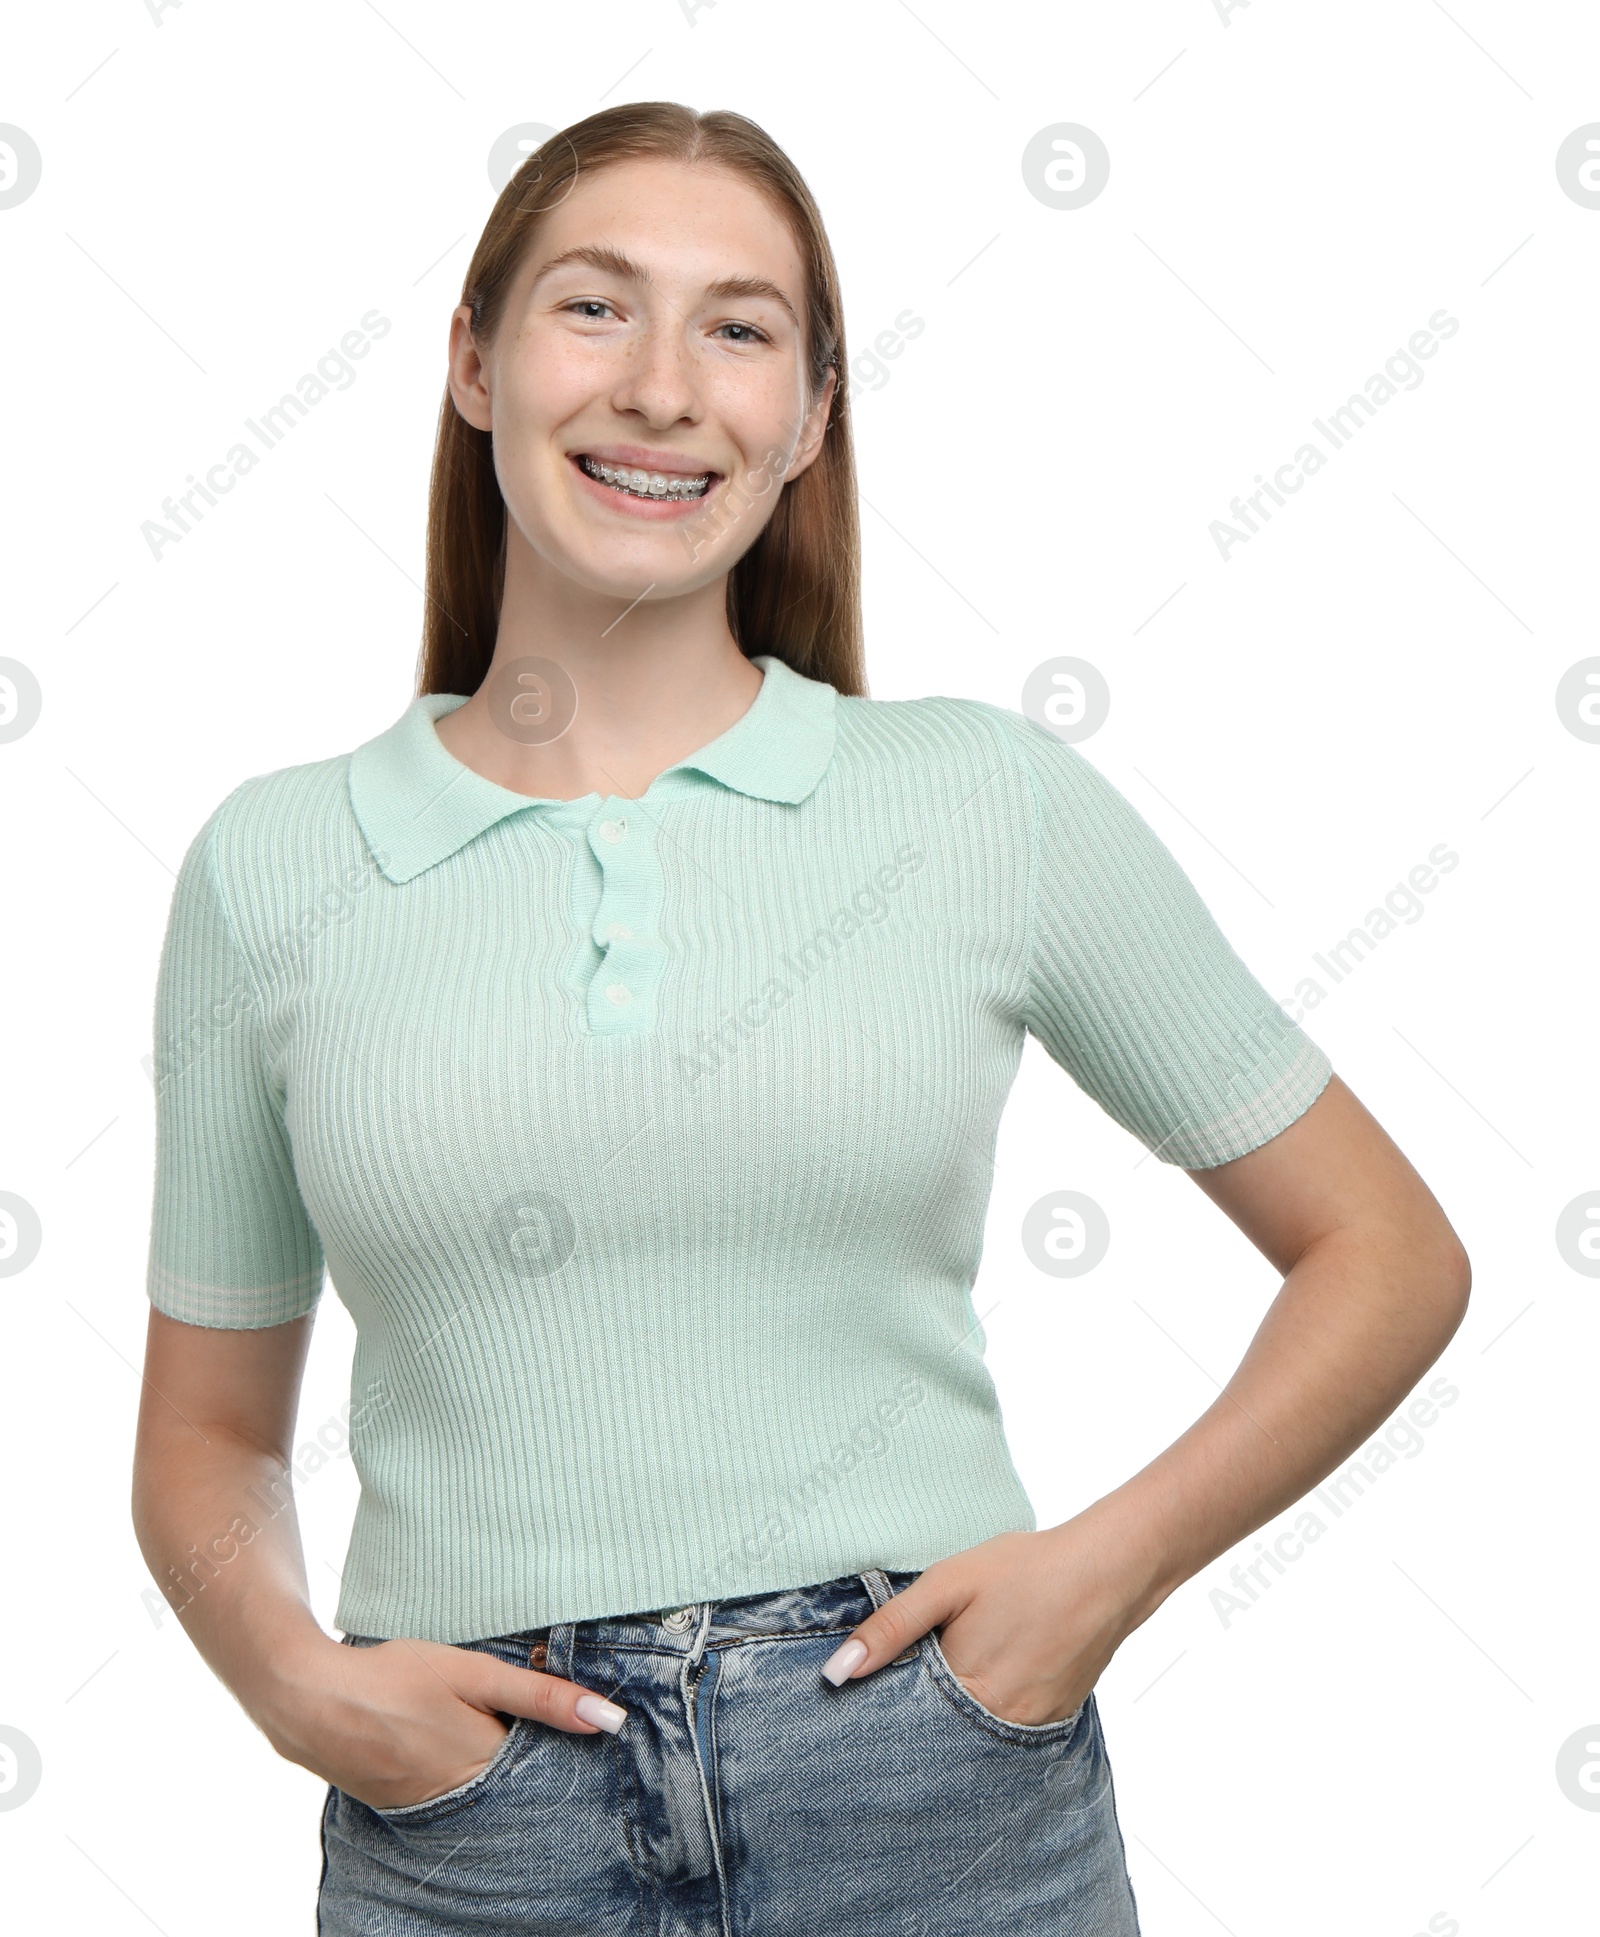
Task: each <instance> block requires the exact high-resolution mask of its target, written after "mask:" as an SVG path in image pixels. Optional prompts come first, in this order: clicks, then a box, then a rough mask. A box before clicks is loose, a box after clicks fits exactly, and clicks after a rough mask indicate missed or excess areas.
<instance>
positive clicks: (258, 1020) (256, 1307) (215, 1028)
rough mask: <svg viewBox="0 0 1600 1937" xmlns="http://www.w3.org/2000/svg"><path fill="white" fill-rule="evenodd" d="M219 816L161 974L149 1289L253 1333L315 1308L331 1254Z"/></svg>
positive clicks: (173, 915)
mask: <svg viewBox="0 0 1600 1937" xmlns="http://www.w3.org/2000/svg"><path fill="white" fill-rule="evenodd" d="M224 804H225V803H224ZM221 812H222V809H220V808H219V809H218V814H220V813H221ZM216 821H217V815H215V814H214V815H213V816H212V818H211V820H209V821H208V822H207V823H206V826H205V827H204V828H203V829H202V830H201V832H200V833H199V835H197V836H196V838H195V840H194V842H193V844H192V845H191V847H190V848H189V851H188V853H187V854H186V855H185V856H184V859H183V865H182V867H181V868H180V869H179V872H178V882H177V886H176V888H175V889H174V891H173V897H172V906H171V911H170V914H169V916H168V921H167V933H166V939H165V942H164V943H163V946H162V951H161V965H160V971H159V974H158V977H157V984H156V1005H155V1055H154V1059H153V1063H152V1075H153V1077H154V1081H155V1091H156V1140H155V1141H156V1160H155V1200H154V1207H153V1211H152V1215H151V1224H150V1254H149V1269H148V1280H147V1291H148V1294H149V1298H150V1302H151V1303H152V1304H153V1305H154V1306H155V1307H156V1309H157V1310H158V1311H161V1312H165V1313H166V1314H167V1316H168V1317H170V1318H176V1319H181V1320H182V1321H183V1322H184V1323H185V1324H188V1325H209V1326H217V1327H221V1328H223V1329H225V1330H239V1331H243V1330H253V1329H257V1328H260V1327H262V1326H267V1325H283V1324H287V1323H288V1321H289V1320H290V1319H293V1318H298V1317H300V1316H301V1315H302V1314H303V1313H305V1312H308V1311H310V1310H311V1309H312V1307H313V1306H314V1305H315V1304H316V1302H317V1299H318V1298H319V1296H320V1295H321V1291H322V1277H323V1263H324V1259H323V1249H322V1242H321V1239H320V1238H319V1236H318V1234H317V1231H316V1227H315V1226H314V1225H313V1223H312V1221H311V1218H310V1215H309V1213H308V1212H307V1210H306V1207H305V1204H304V1202H303V1201H302V1199H301V1196H300V1191H299V1187H298V1185H297V1184H296V1182H295V1174H294V1164H293V1159H292V1156H291V1153H290V1147H289V1137H288V1132H287V1130H286V1128H285V1125H284V1117H283V1107H282V1098H281V1097H280V1096H279V1095H278V1094H277V1093H276V1091H275V1089H274V1085H273V1082H272V1079H271V1075H270V1072H269V1068H268V1062H267V1057H266V1054H265V1051H264V1044H263V1036H262V1017H261V1010H260V1004H259V1002H258V1000H257V996H256V991H255V987H254V984H253V982H252V979H251V976H250V973H249V968H248V964H247V962H246V960H245V957H244V955H243V953H242V952H241V949H240V946H239V943H238V939H237V936H236V934H235V932H234V928H233V925H232V922H231V921H230V919H229V915H228V910H227V907H226V904H225V901H224V897H223V893H222V889H221V886H220V883H219V881H218V877H217V868H216V856H215V852H214V842H215V829H216Z"/></svg>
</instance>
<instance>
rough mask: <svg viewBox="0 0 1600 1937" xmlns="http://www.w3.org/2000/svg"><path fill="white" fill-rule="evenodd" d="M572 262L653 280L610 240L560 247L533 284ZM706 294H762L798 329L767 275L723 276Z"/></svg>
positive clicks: (627, 278)
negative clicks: (784, 311) (778, 307)
mask: <svg viewBox="0 0 1600 1937" xmlns="http://www.w3.org/2000/svg"><path fill="white" fill-rule="evenodd" d="M573 262H580V263H587V265H588V266H589V267H590V268H591V269H598V270H600V271H601V273H602V274H605V275H612V276H618V277H620V278H621V279H622V281H624V282H634V283H645V284H648V283H650V282H651V281H652V280H653V278H652V277H651V275H650V273H649V271H648V270H647V269H646V268H645V267H644V265H643V264H642V263H637V262H635V261H634V259H633V257H632V256H629V255H624V254H623V252H622V251H621V250H620V249H616V248H613V247H612V246H611V245H610V244H609V243H595V242H582V243H579V244H578V245H577V246H576V247H575V248H571V249H563V250H562V252H561V254H560V255H558V256H552V257H551V258H550V260H549V261H548V262H546V263H542V264H541V265H540V268H539V271H538V274H537V275H535V277H534V279H533V286H535V287H536V286H537V285H538V284H539V283H540V282H542V281H543V280H544V278H545V277H546V276H548V275H549V274H550V272H551V270H552V269H564V268H565V267H566V266H567V265H568V264H569V263H573ZM706 294H707V295H708V296H718V297H723V298H726V299H734V298H737V297H740V296H749V297H754V296H765V297H767V298H769V299H770V300H771V301H772V302H775V303H777V304H779V305H780V307H781V308H783V309H784V310H786V311H787V312H788V316H789V320H790V322H791V323H793V324H794V326H795V328H796V330H798V329H799V328H800V318H799V317H798V316H797V315H796V314H795V309H794V304H793V303H791V302H790V301H789V298H788V297H787V296H786V295H785V294H784V293H783V291H782V290H781V289H780V288H779V287H778V285H777V284H776V283H775V282H773V281H771V280H770V279H769V278H768V277H766V276H722V277H719V278H718V280H717V281H716V282H714V283H708V284H707V285H706Z"/></svg>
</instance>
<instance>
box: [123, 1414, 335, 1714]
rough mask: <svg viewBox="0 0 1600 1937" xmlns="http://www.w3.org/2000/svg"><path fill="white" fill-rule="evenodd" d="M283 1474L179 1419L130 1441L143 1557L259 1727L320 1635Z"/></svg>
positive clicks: (262, 1454) (238, 1445)
mask: <svg viewBox="0 0 1600 1937" xmlns="http://www.w3.org/2000/svg"><path fill="white" fill-rule="evenodd" d="M180 1435H181V1437H180ZM291 1480H292V1475H291V1473H290V1471H289V1469H288V1467H286V1466H285V1465H284V1464H283V1463H282V1461H280V1460H279V1459H277V1458H275V1457H274V1456H273V1455H272V1454H271V1453H269V1452H267V1451H266V1450H265V1449H264V1448H262V1447H259V1446H255V1445H253V1444H251V1443H249V1442H247V1441H245V1440H243V1439H240V1438H238V1437H237V1436H236V1435H233V1434H230V1433H228V1432H226V1431H221V1430H219V1429H218V1428H217V1427H216V1426H215V1425H211V1424H208V1425H207V1427H206V1429H205V1437H204V1439H203V1440H202V1439H201V1438H200V1436H199V1433H198V1429H195V1430H191V1429H190V1428H188V1427H187V1426H184V1427H175V1428H174V1429H173V1430H172V1431H171V1432H170V1433H167V1434H163V1435H162V1437H161V1439H160V1441H159V1443H156V1444H146V1445H143V1446H141V1449H140V1453H139V1457H138V1460H137V1463H136V1466H135V1471H134V1488H133V1521H134V1531H135V1534H136V1536H137V1538H138V1542H139V1547H140V1551H141V1552H142V1553H143V1555H144V1558H145V1563H146V1565H147V1566H148V1567H149V1569H150V1572H151V1573H152V1575H153V1576H154V1577H155V1580H156V1583H157V1585H158V1586H159V1587H160V1589H161V1591H162V1593H163V1594H164V1595H165V1596H166V1598H167V1600H168V1602H169V1603H170V1605H171V1606H172V1608H173V1610H174V1612H175V1613H176V1614H177V1616H178V1618H179V1620H180V1621H181V1622H182V1624H183V1626H184V1628H185V1629H186V1630H187V1631H188V1634H189V1637H190V1639H191V1640H192V1641H193V1642H194V1645H195V1646H196V1648H198V1649H199V1651H200V1653H201V1655H202V1656H203V1657H204V1658H205V1660H206V1662H207V1663H208V1664H209V1665H210V1667H211V1668H212V1670H213V1672H214V1673H215V1674H216V1675H217V1677H218V1678H219V1679H220V1680H221V1681H222V1682H223V1683H224V1684H225V1685H226V1686H227V1687H228V1688H229V1689H231V1690H232V1692H233V1693H234V1695H235V1696H237V1698H238V1700H239V1702H240V1703H241V1705H242V1706H243V1707H244V1709H245V1711H246V1712H247V1713H248V1714H249V1715H251V1716H252V1718H253V1719H255V1720H256V1721H257V1722H259V1723H261V1724H262V1725H263V1726H264V1727H265V1726H267V1718H268V1717H269V1716H270V1715H271V1714H272V1712H273V1706H274V1702H275V1701H276V1700H277V1699H278V1697H279V1696H280V1695H281V1693H282V1690H283V1687H284V1683H285V1679H286V1677H287V1675H288V1672H289V1670H290V1668H291V1666H292V1664H293V1663H294V1662H295V1661H296V1660H297V1659H299V1658H301V1657H302V1656H303V1654H304V1652H305V1651H306V1650H308V1649H313V1648H315V1646H316V1645H317V1644H318V1643H319V1642H323V1641H326V1640H327V1639H328V1637H327V1636H326V1635H325V1634H324V1632H323V1630H322V1628H321V1627H320V1625H319V1624H318V1622H317V1620H316V1617H315V1616H314V1615H313V1613H312V1612H311V1605H310V1596H309V1594H308V1592H307V1586H306V1571H305V1558H304V1554H303V1553H302V1550H301V1545H300V1531H299V1525H298V1522H297V1520H296V1517H295V1507H294V1494H293V1490H292V1485H291ZM269 1733H270V1730H269Z"/></svg>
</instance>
